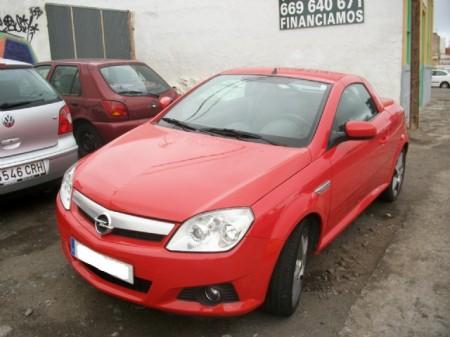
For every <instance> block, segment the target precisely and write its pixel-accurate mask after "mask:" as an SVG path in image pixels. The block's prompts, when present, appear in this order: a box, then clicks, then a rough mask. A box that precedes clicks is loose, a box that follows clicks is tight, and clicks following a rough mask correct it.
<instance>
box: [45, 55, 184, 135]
mask: <svg viewBox="0 0 450 337" xmlns="http://www.w3.org/2000/svg"><path fill="white" fill-rule="evenodd" d="M122 64H142V65H145V63H142V62H138V61H130V60H112V59H111V60H110V59H73V60H56V61H51V62H41V63H39V64H37V65H36V67H40V66H50V67H51V68H50V71H49V73H48V75H47V80H49V81H50V79H51V77H52V76H53V73H54V71H55V68H56V67H57V66H75V67H77V68H78V71H79V74H80V84H81V95H80V96H72V95H66V96H62V97H63V99H64V100H65V101H66V103H67V105H68V106H69V108H70V112H71V114H72V118H73V122H74V125H75V126H76V125H77V124H78V123H81V122H88V123H90V124H92V125H93V126H95V128H96V129H97V131H98V133H99V135H100V137H101V138H102V140H103V141H104V142H105V143H107V142H109V141H111V140H113V139H115V138H117V137H118V136H120V135H122V134H124V133H125V132H127V131H129V130H131V129H133V128H135V127H137V126H139V125H141V124H143V123H145V122H147V121H148V120H149V119H150V118H152V117H154V116H155V115H156V114H158V113H159V112H160V111H161V110H162V107H161V106H160V102H159V99H160V98H162V97H166V96H167V97H170V98H172V99H175V98H177V97H178V94H177V92H176V91H175V90H174V89H173V88H170V89H168V90H167V91H165V92H163V93H161V94H160V95H159V97H158V96H126V95H120V94H117V93H115V92H114V91H113V90H112V89H111V87H110V86H109V85H108V83H107V82H106V81H105V79H104V78H103V76H102V74H101V73H100V69H101V68H102V67H105V66H111V65H122ZM102 101H113V102H120V103H123V104H125V106H126V108H127V111H128V115H127V116H123V117H113V116H111V115H110V114H109V113H107V111H106V110H105V108H104V104H102Z"/></svg>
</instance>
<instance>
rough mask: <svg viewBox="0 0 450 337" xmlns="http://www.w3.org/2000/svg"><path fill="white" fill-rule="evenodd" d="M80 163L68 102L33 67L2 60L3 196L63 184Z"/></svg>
mask: <svg viewBox="0 0 450 337" xmlns="http://www.w3.org/2000/svg"><path fill="white" fill-rule="evenodd" d="M77 159H78V153H77V145H76V142H75V139H74V137H73V134H72V120H71V116H70V112H69V109H68V107H67V105H66V104H65V103H64V101H63V100H62V99H61V98H60V97H59V96H58V94H57V93H56V92H55V91H54V90H53V88H52V87H51V86H50V85H49V84H48V83H47V81H45V80H43V79H42V78H41V77H40V76H39V75H38V74H37V73H36V71H35V70H34V69H33V67H32V66H31V65H30V64H27V63H22V62H17V61H12V60H7V59H3V58H0V195H2V194H6V193H10V192H13V191H18V190H22V189H25V188H28V187H32V186H35V185H38V184H42V183H45V182H49V181H52V180H57V179H60V178H61V177H62V176H63V175H64V172H65V171H66V170H67V169H68V168H69V167H70V166H71V165H73V164H74V163H75V162H76V161H77Z"/></svg>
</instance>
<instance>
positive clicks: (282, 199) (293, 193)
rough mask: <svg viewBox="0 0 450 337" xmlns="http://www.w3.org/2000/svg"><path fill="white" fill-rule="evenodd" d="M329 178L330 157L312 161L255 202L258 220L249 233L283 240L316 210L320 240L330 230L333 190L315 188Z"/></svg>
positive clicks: (254, 207) (254, 209) (254, 206)
mask: <svg viewBox="0 0 450 337" xmlns="http://www.w3.org/2000/svg"><path fill="white" fill-rule="evenodd" d="M330 179H331V174H330V164H329V161H328V160H327V159H323V158H319V159H318V160H316V161H314V162H313V163H311V164H310V165H309V166H307V167H306V168H304V169H303V170H302V171H300V172H298V173H297V174H295V175H294V176H292V177H291V178H290V179H288V180H287V181H286V182H284V183H283V184H281V185H280V186H278V187H277V188H275V189H274V190H273V191H272V192H270V193H269V194H267V195H266V196H265V197H264V198H262V199H260V200H259V201H258V202H256V203H255V204H254V205H253V206H252V208H253V211H254V213H255V219H256V221H255V224H254V226H253V227H252V228H251V230H250V232H249V233H248V235H249V236H254V237H260V238H269V239H272V240H280V241H283V242H284V241H286V240H287V239H288V238H289V236H290V235H291V233H292V231H293V230H294V229H295V228H296V227H297V226H298V225H299V224H300V222H301V221H302V220H303V219H304V218H306V217H307V216H308V215H311V214H314V215H316V216H317V217H318V218H319V219H320V224H319V225H320V230H319V233H320V236H319V238H318V239H319V242H320V239H321V237H322V236H323V234H324V233H326V230H327V226H326V224H327V220H328V213H329V208H330V197H331V193H330V192H331V190H330V189H328V190H325V191H323V192H322V193H316V192H315V191H316V189H317V188H318V187H319V186H321V185H323V183H324V182H326V181H329V180H330Z"/></svg>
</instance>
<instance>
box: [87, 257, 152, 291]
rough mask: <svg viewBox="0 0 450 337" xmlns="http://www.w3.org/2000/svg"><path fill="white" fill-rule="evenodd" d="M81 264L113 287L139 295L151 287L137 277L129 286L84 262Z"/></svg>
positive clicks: (150, 283) (149, 282) (148, 283)
mask: <svg viewBox="0 0 450 337" xmlns="http://www.w3.org/2000/svg"><path fill="white" fill-rule="evenodd" d="M82 263H83V265H84V266H85V267H86V268H87V269H89V270H90V271H91V272H93V273H94V274H95V275H97V276H98V277H100V278H101V279H103V280H105V281H107V282H109V283H113V284H115V285H118V286H121V287H124V288H127V289H131V290H135V291H138V292H141V293H147V292H148V291H149V289H150V287H151V285H152V282H151V281H148V280H144V279H142V278H139V277H134V284H130V283H128V282H125V281H122V280H120V279H118V278H116V277H114V276H111V275H109V274H107V273H105V272H104V271H101V270H100V269H97V268H95V267H93V266H91V265H89V264H87V263H84V262H82Z"/></svg>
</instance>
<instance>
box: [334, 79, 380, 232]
mask: <svg viewBox="0 0 450 337" xmlns="http://www.w3.org/2000/svg"><path fill="white" fill-rule="evenodd" d="M369 120H370V121H371V122H372V123H373V124H374V125H375V126H376V127H377V129H378V130H379V131H378V135H377V136H376V137H375V138H374V139H368V140H349V139H347V138H346V135H345V124H346V123H347V122H348V121H369ZM387 133H388V123H387V121H386V119H385V116H382V115H381V114H378V110H377V108H376V105H375V103H374V102H373V99H372V97H371V96H370V94H369V92H368V90H367V89H366V87H365V86H364V85H363V84H361V83H356V84H351V85H349V86H348V87H347V88H346V89H345V90H344V91H343V93H342V95H341V99H340V102H339V105H338V108H337V110H336V114H335V119H334V123H333V130H332V133H331V136H330V142H329V148H328V151H327V156H328V157H329V160H330V164H331V167H332V168H331V171H332V182H331V184H332V189H331V190H332V196H331V206H330V224H331V225H332V226H335V225H337V224H339V223H340V222H341V221H343V220H344V218H345V217H346V216H347V215H348V214H350V212H351V211H352V210H353V209H354V208H355V207H357V205H358V204H359V203H360V202H361V200H362V199H363V198H364V197H365V196H366V195H367V194H368V193H369V192H370V191H371V189H373V188H374V186H375V185H376V184H377V183H378V182H379V180H380V177H381V173H379V172H377V170H379V168H380V167H381V166H382V163H380V162H379V160H380V159H381V157H382V150H381V149H380V145H381V146H382V142H383V141H385V140H387Z"/></svg>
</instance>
